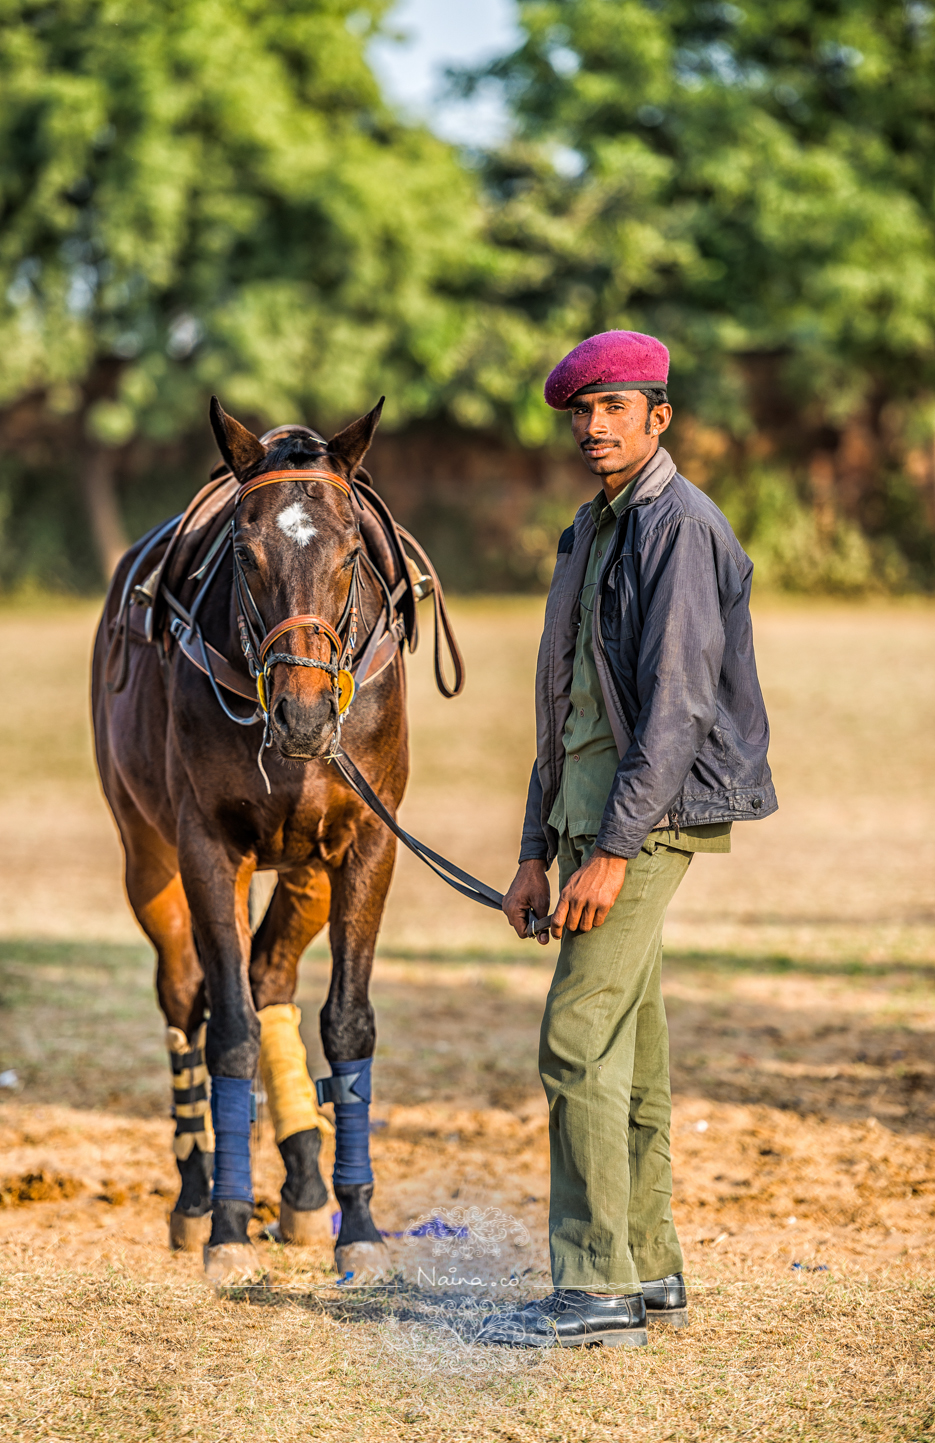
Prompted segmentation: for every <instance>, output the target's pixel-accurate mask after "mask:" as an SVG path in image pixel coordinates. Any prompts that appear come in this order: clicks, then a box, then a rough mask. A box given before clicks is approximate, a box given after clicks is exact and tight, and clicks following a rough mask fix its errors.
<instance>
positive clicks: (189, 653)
mask: <svg viewBox="0 0 935 1443" xmlns="http://www.w3.org/2000/svg"><path fill="white" fill-rule="evenodd" d="M176 640H177V641H178V644H179V651H181V653H182V655H183V656H185V657H187V658H188V660H189V661H190V662H191V663H192V665H193V666H197V668H198V670H199V671H200V672H203V673H204V675H205V676H207V675H208V671H207V667H206V666H205V664H204V660H203V658H202V655H201V647H200V646H199V644H198V642H197V640H196V639H195V637H194V636H192V634H191V632H190V631H181V632H180V634H179V635H178V636H177V637H176ZM205 651H206V652H207V653H208V659H209V661H210V663H211V670H212V671H213V672H214V679H215V681H216V682H217V683H218V684H219V685H220V686H223V687H224V688H225V690H227V691H232V692H234V694H235V695H236V696H242V697H245V698H246V700H247V701H252V702H254V703H256V702H258V697H257V692H256V684H255V682H253V681H251V679H250V677H249V676H241V674H240V672H239V671H235V670H234V668H233V667H232V666H231V664H230V662H229V661H228V660H227V657H226V656H222V655H221V653H220V652H219V651H217V650H216V649H215V648H214V647H213V646H212V645H211V644H210V642H207V641H206V642H205Z"/></svg>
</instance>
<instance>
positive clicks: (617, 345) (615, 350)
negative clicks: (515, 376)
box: [545, 331, 669, 411]
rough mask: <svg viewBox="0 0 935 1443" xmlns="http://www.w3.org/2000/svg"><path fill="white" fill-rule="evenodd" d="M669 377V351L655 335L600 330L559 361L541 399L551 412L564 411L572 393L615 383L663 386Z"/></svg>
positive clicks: (629, 386)
mask: <svg viewBox="0 0 935 1443" xmlns="http://www.w3.org/2000/svg"><path fill="white" fill-rule="evenodd" d="M668 377H669V352H668V350H667V349H666V347H665V346H664V345H663V344H662V342H661V341H657V340H656V338H655V336H644V335H642V334H641V332H639V331H602V332H601V334H600V335H599V336H589V337H588V339H587V340H586V341H582V342H581V345H580V346H575V349H574V350H573V351H569V353H568V355H567V356H566V357H565V359H564V361H559V363H558V365H557V366H556V367H555V370H554V371H553V372H552V374H551V375H550V376H549V379H548V380H547V381H546V383H545V399H546V400H547V401H548V403H549V405H550V406H551V407H552V409H553V410H554V411H565V410H567V409H568V403H569V401H570V400H571V398H572V396H575V395H577V393H578V392H579V391H580V390H582V389H584V388H585V387H587V389H588V390H598V389H605V390H608V391H611V390H613V389H614V387H615V386H619V387H621V389H622V388H624V387H626V389H628V390H639V389H640V388H641V387H643V386H664V385H665V384H666V381H667V380H668Z"/></svg>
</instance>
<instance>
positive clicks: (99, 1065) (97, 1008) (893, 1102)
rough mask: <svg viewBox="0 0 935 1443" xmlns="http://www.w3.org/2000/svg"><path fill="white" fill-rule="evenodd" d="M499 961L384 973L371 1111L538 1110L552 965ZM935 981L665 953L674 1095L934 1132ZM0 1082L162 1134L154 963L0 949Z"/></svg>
mask: <svg viewBox="0 0 935 1443" xmlns="http://www.w3.org/2000/svg"><path fill="white" fill-rule="evenodd" d="M507 955H508V956H509V960H505V958H504V957H501V956H499V955H493V956H490V955H487V956H477V955H473V954H471V955H464V954H459V953H452V954H447V955H442V954H437V953H436V954H433V955H429V956H425V955H423V956H415V955H412V956H403V957H400V956H398V955H394V956H383V957H380V958H379V959H378V962H377V965H376V969H375V975H374V984H373V997H374V1002H375V1005H376V1009H377V1022H378V1029H379V1038H378V1052H377V1067H376V1099H377V1106H378V1108H379V1106H380V1105H381V1104H385V1105H391V1104H402V1105H408V1104H412V1103H422V1102H436V1103H449V1104H455V1105H458V1106H462V1107H497V1108H502V1109H504V1110H506V1111H512V1112H516V1111H520V1110H522V1109H523V1108H525V1107H528V1105H529V1104H530V1101H533V1102H536V1101H541V1090H540V1085H539V1080H538V1075H537V1072H536V1050H537V1044H538V1031H539V1021H540V1018H541V1015H542V1005H543V1001H544V998H545V994H546V991H547V990H548V984H549V978H550V974H551V963H550V960H549V958H547V957H545V958H540V957H539V956H538V955H536V954H532V955H530V956H529V957H528V958H524V959H521V960H519V961H517V959H516V954H515V953H513V954H507ZM932 971H933V969H931V968H929V967H924V966H920V967H910V966H907V965H905V964H900V965H899V966H894V967H886V966H885V965H882V964H877V963H873V964H869V965H865V964H860V963H857V962H853V961H848V960H847V959H845V960H843V961H841V960H839V961H832V962H818V961H815V960H806V961H804V962H799V961H796V962H793V961H792V960H790V959H789V958H786V957H782V956H756V955H747V956H742V955H737V954H727V953H724V954H720V953H697V954H669V953H667V958H666V983H665V985H666V1001H667V1008H668V1011H669V1019H670V1029H671V1041H672V1048H671V1050H672V1081H673V1090H674V1091H675V1092H676V1093H677V1094H681V1095H683V1096H686V1095H688V1096H694V1097H700V1098H707V1099H709V1100H711V1101H717V1102H729V1103H742V1104H765V1105H768V1106H771V1107H778V1108H781V1109H784V1110H789V1111H793V1112H799V1113H802V1114H811V1115H816V1116H819V1117H822V1118H826V1119H828V1120H829V1121H842V1122H851V1121H855V1120H861V1119H863V1118H866V1117H867V1116H875V1117H877V1118H878V1119H879V1120H880V1121H881V1122H883V1123H884V1124H885V1125H886V1126H887V1127H890V1128H892V1129H894V1130H897V1131H915V1132H933V1131H935V1039H933V1035H932V1032H931V1031H930V1030H929V1029H928V1027H927V1025H926V1019H925V1017H924V1016H923V1015H922V1012H923V1007H922V998H923V997H924V994H925V992H926V991H927V990H929V988H930V982H931V977H932ZM327 982H328V963H327V960H326V959H325V958H323V957H322V956H321V955H312V956H309V957H307V958H306V959H305V962H304V963H303V969H302V976H301V982H300V988H299V1001H300V1003H301V1005H302V1007H303V1012H304V1020H303V1033H304V1035H305V1038H306V1043H307V1045H308V1049H309V1062H310V1067H311V1071H312V1073H313V1075H322V1074H323V1073H325V1072H326V1071H327V1065H326V1063H325V1061H324V1058H323V1056H322V1054H321V1047H320V1042H319V1039H318V1033H317V1028H318V1023H317V1013H318V1009H319V1007H320V1006H321V1003H322V1001H323V1000H324V996H325V991H326V989H327ZM927 984H928V986H927ZM9 1070H12V1071H14V1072H15V1073H16V1074H17V1079H18V1081H17V1084H16V1089H17V1091H19V1093H20V1095H22V1097H23V1100H24V1101H32V1102H55V1103H64V1104H67V1105H70V1106H74V1107H82V1108H102V1109H105V1110H109V1111H113V1112H120V1113H123V1114H125V1115H131V1116H148V1117H152V1116H165V1115H166V1114H167V1110H168V1100H169V1098H168V1085H167V1071H166V1062H165V1054H164V1050H163V1025H162V1019H161V1016H160V1013H159V1011H158V1008H157V1006H156V1001H155V996H154V992H153V975H152V959H151V954H150V952H149V949H148V948H147V947H145V946H144V945H142V944H141V945H139V946H119V945H114V944H93V943H86V942H81V943H55V942H46V941H29V940H26V941H3V942H0V1071H9ZM0 1095H2V1093H0Z"/></svg>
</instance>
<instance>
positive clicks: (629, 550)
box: [520, 448, 777, 862]
mask: <svg viewBox="0 0 935 1443" xmlns="http://www.w3.org/2000/svg"><path fill="white" fill-rule="evenodd" d="M593 540H594V521H593V519H592V517H591V512H590V503H587V504H585V505H584V506H582V507H581V509H580V510H579V511H578V513H577V515H576V516H575V519H574V522H573V524H572V525H571V526H569V528H568V530H567V531H565V532H563V534H562V537H561V540H560V541H559V544H558V559H557V561H556V565H555V573H554V575H553V577H552V585H551V587H550V589H549V598H548V601H547V603H546V608H545V627H544V630H543V633H542V642H541V645H540V647H539V663H538V668H537V674H536V733H537V735H536V749H537V757H536V764H535V766H534V767H533V769H532V777H531V779H530V783H529V796H528V799H527V802H526V819H525V822H524V824H523V843H522V848H521V851H520V861H521V862H522V861H526V860H528V859H529V858H531V857H538V858H542V859H544V860H545V861H547V862H551V860H552V858H553V857H554V856H555V851H556V846H557V842H558V838H557V835H556V833H555V830H554V828H552V827H550V826H549V825H548V817H549V814H550V812H551V810H552V805H553V803H554V801H555V798H556V796H557V794H558V789H559V787H560V786H561V780H562V767H563V765H564V761H565V749H564V747H563V745H562V731H563V729H564V726H565V722H566V720H567V718H568V713H569V709H570V702H569V699H568V698H569V690H570V687H571V678H572V668H573V666H574V659H575V642H576V638H577V633H578V625H579V615H580V613H579V598H580V594H581V587H582V584H583V582H584V573H585V569H586V567H587V563H588V556H589V554H590V550H591V543H592V541H593ZM752 575H753V563H752V562H751V561H750V558H749V557H748V556H747V555H746V554H745V553H744V550H743V548H742V547H741V545H740V543H739V542H738V540H737V538H736V536H735V535H734V533H733V531H732V530H731V528H730V525H729V524H728V521H727V519H726V517H724V516H723V515H722V514H721V512H720V511H719V510H718V508H717V507H716V506H715V505H714V503H713V501H709V499H708V497H707V496H705V494H704V492H702V491H699V490H698V488H697V487H696V486H693V485H692V484H691V482H690V481H686V479H685V477H684V476H681V475H679V473H678V471H677V470H676V468H675V463H674V462H673V460H672V458H671V456H670V455H669V453H668V452H667V451H664V450H662V449H661V448H660V450H658V451H657V452H656V454H655V456H653V457H652V459H651V460H650V461H649V462H648V463H647V465H646V467H645V468H644V470H643V471H642V472H641V474H640V476H639V479H638V481H637V483H636V486H635V487H634V489H633V494H632V496H631V498H630V501H629V504H628V505H627V506H626V508H625V509H624V511H623V512H622V513H621V515H620V517H619V518H618V521H617V529H616V532H615V535H614V540H613V543H612V545H611V546H610V547H609V548H608V552H607V555H606V557H605V558H604V561H603V565H602V568H601V573H600V577H599V579H598V583H597V588H596V592H595V604H594V660H595V664H596V667H597V673H598V676H599V677H600V683H601V690H602V692H603V694H604V704H605V706H606V707H607V713H608V716H609V718H610V722H611V726H612V728H613V733H614V739H615V740H616V743H617V750H618V752H619V753H620V765H619V766H618V767H617V774H616V776H615V778H614V784H613V786H612V787H611V790H610V795H609V797H608V798H607V805H606V807H605V808H604V815H603V818H602V820H601V828H600V831H599V832H598V835H597V845H598V846H600V847H603V848H604V850H605V851H608V852H612V853H614V854H615V855H616V856H618V857H635V856H636V855H637V853H638V852H639V850H640V848H641V847H642V845H643V843H644V842H645V841H646V838H647V836H648V834H649V833H650V832H651V831H652V830H653V828H655V827H658V826H660V825H661V824H663V823H665V824H667V825H669V826H680V827H692V826H705V825H708V824H710V823H712V822H732V821H750V820H756V819H757V818H759V817H766V816H769V814H770V812H774V811H775V810H776V807H777V802H776V793H775V791H774V790H773V783H772V778H771V777H770V770H769V764H768V763H767V760H766V749H767V746H768V744H769V723H768V721H767V719H766V708H765V707H764V705H763V696H762V693H761V691H760V684H759V681H758V680H757V674H756V661H755V659H754V655H753V629H752V625H751V621H750V582H751V578H752Z"/></svg>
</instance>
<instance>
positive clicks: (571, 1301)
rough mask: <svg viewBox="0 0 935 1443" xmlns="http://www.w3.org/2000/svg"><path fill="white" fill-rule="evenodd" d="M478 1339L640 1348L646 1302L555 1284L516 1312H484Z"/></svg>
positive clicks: (542, 1345) (540, 1345)
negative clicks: (557, 1287) (547, 1291)
mask: <svg viewBox="0 0 935 1443" xmlns="http://www.w3.org/2000/svg"><path fill="white" fill-rule="evenodd" d="M475 1341H476V1342H478V1343H500V1344H505V1345H506V1346H508V1347H513V1348H548V1347H550V1346H553V1345H554V1344H555V1343H559V1344H560V1345H561V1347H563V1348H579V1347H581V1345H582V1344H584V1343H588V1344H591V1343H600V1344H602V1345H603V1346H604V1347H605V1348H645V1347H646V1343H647V1338H646V1305H645V1303H644V1301H643V1297H642V1294H640V1293H630V1294H628V1295H627V1296H626V1297H623V1298H605V1297H595V1296H594V1295H593V1294H591V1293H585V1292H582V1291H581V1290H580V1289H579V1288H559V1289H557V1291H556V1292H554V1293H550V1294H549V1296H548V1297H547V1298H542V1299H541V1300H540V1301H538V1302H534V1303H527V1304H526V1306H525V1308H523V1309H522V1311H521V1312H518V1313H490V1314H489V1315H488V1317H486V1318H485V1319H484V1322H483V1325H482V1327H481V1330H480V1332H479V1334H478V1335H477V1338H476V1339H475Z"/></svg>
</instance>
